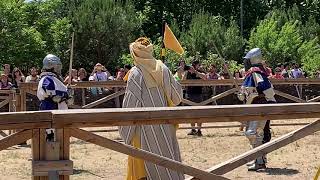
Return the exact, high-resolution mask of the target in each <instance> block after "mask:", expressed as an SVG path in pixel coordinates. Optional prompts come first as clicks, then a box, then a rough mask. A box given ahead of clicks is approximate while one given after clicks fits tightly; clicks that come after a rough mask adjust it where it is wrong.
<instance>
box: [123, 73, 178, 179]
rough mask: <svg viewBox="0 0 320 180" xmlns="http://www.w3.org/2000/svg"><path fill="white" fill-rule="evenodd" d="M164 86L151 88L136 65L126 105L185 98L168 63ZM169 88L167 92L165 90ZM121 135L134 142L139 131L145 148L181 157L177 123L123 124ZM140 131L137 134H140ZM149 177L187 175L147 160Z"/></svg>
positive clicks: (155, 104)
mask: <svg viewBox="0 0 320 180" xmlns="http://www.w3.org/2000/svg"><path fill="white" fill-rule="evenodd" d="M163 71H164V72H163V76H164V77H163V81H164V87H163V89H162V88H158V87H154V88H150V89H149V88H147V86H146V83H145V80H144V78H143V74H142V72H141V71H140V69H139V68H137V67H133V69H132V71H131V73H130V75H129V79H128V83H127V88H126V93H125V96H124V100H123V107H124V108H132V107H167V106H168V104H167V99H166V98H165V95H167V96H169V98H171V100H172V101H173V103H174V104H175V105H177V104H179V103H180V102H181V100H182V99H181V98H182V88H181V86H180V84H179V83H178V82H177V81H175V80H174V78H173V76H172V74H171V72H170V70H169V69H168V68H167V67H164V70H163ZM164 91H165V93H164ZM119 132H120V136H121V137H122V139H123V140H124V142H125V143H126V144H129V145H131V142H132V139H133V137H134V135H138V136H139V137H140V141H141V148H142V149H143V150H146V151H149V152H152V153H155V154H158V155H161V156H164V157H167V158H170V159H173V160H176V161H181V157H180V150H179V145H178V141H177V137H176V130H175V128H174V125H171V124H159V125H139V126H121V127H119ZM136 133H137V134H136ZM145 169H146V174H147V179H149V180H158V179H159V180H180V179H181V180H182V179H184V175H183V174H182V173H178V172H176V171H173V170H170V169H167V168H164V167H162V166H158V165H155V164H152V163H150V162H147V161H145Z"/></svg>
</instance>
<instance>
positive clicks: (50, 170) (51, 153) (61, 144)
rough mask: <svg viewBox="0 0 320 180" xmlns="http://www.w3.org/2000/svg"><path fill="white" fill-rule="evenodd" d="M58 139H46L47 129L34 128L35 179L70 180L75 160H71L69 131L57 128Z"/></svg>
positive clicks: (33, 155) (33, 159)
mask: <svg viewBox="0 0 320 180" xmlns="http://www.w3.org/2000/svg"><path fill="white" fill-rule="evenodd" d="M55 135H56V141H54V142H47V141H46V130H45V129H35V130H33V137H32V175H33V180H48V179H49V180H51V179H59V180H69V175H71V174H72V173H73V162H72V161H70V160H69V145H70V143H69V139H70V135H69V131H68V130H64V129H56V131H55Z"/></svg>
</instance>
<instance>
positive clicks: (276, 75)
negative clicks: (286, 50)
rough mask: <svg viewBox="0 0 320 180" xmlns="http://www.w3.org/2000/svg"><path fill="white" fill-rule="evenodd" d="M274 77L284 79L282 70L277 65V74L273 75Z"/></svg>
mask: <svg viewBox="0 0 320 180" xmlns="http://www.w3.org/2000/svg"><path fill="white" fill-rule="evenodd" d="M271 78H272V79H284V77H283V76H282V72H281V68H280V67H277V68H276V69H275V75H273V76H271Z"/></svg>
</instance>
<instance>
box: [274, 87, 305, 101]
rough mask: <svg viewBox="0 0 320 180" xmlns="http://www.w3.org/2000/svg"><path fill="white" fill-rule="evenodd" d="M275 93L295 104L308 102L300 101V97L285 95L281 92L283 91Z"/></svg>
mask: <svg viewBox="0 0 320 180" xmlns="http://www.w3.org/2000/svg"><path fill="white" fill-rule="evenodd" d="M274 92H275V93H276V95H279V96H282V97H284V98H287V99H289V100H291V101H294V102H297V103H305V102H307V101H306V100H303V99H300V98H298V97H295V96H292V95H290V94H287V93H284V92H281V91H278V90H274Z"/></svg>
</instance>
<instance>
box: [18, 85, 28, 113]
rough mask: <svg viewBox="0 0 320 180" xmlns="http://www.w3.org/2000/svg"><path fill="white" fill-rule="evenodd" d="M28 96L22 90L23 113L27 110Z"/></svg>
mask: <svg viewBox="0 0 320 180" xmlns="http://www.w3.org/2000/svg"><path fill="white" fill-rule="evenodd" d="M26 101H27V94H26V92H25V90H24V89H20V103H21V111H26V110H27V102H26Z"/></svg>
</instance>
